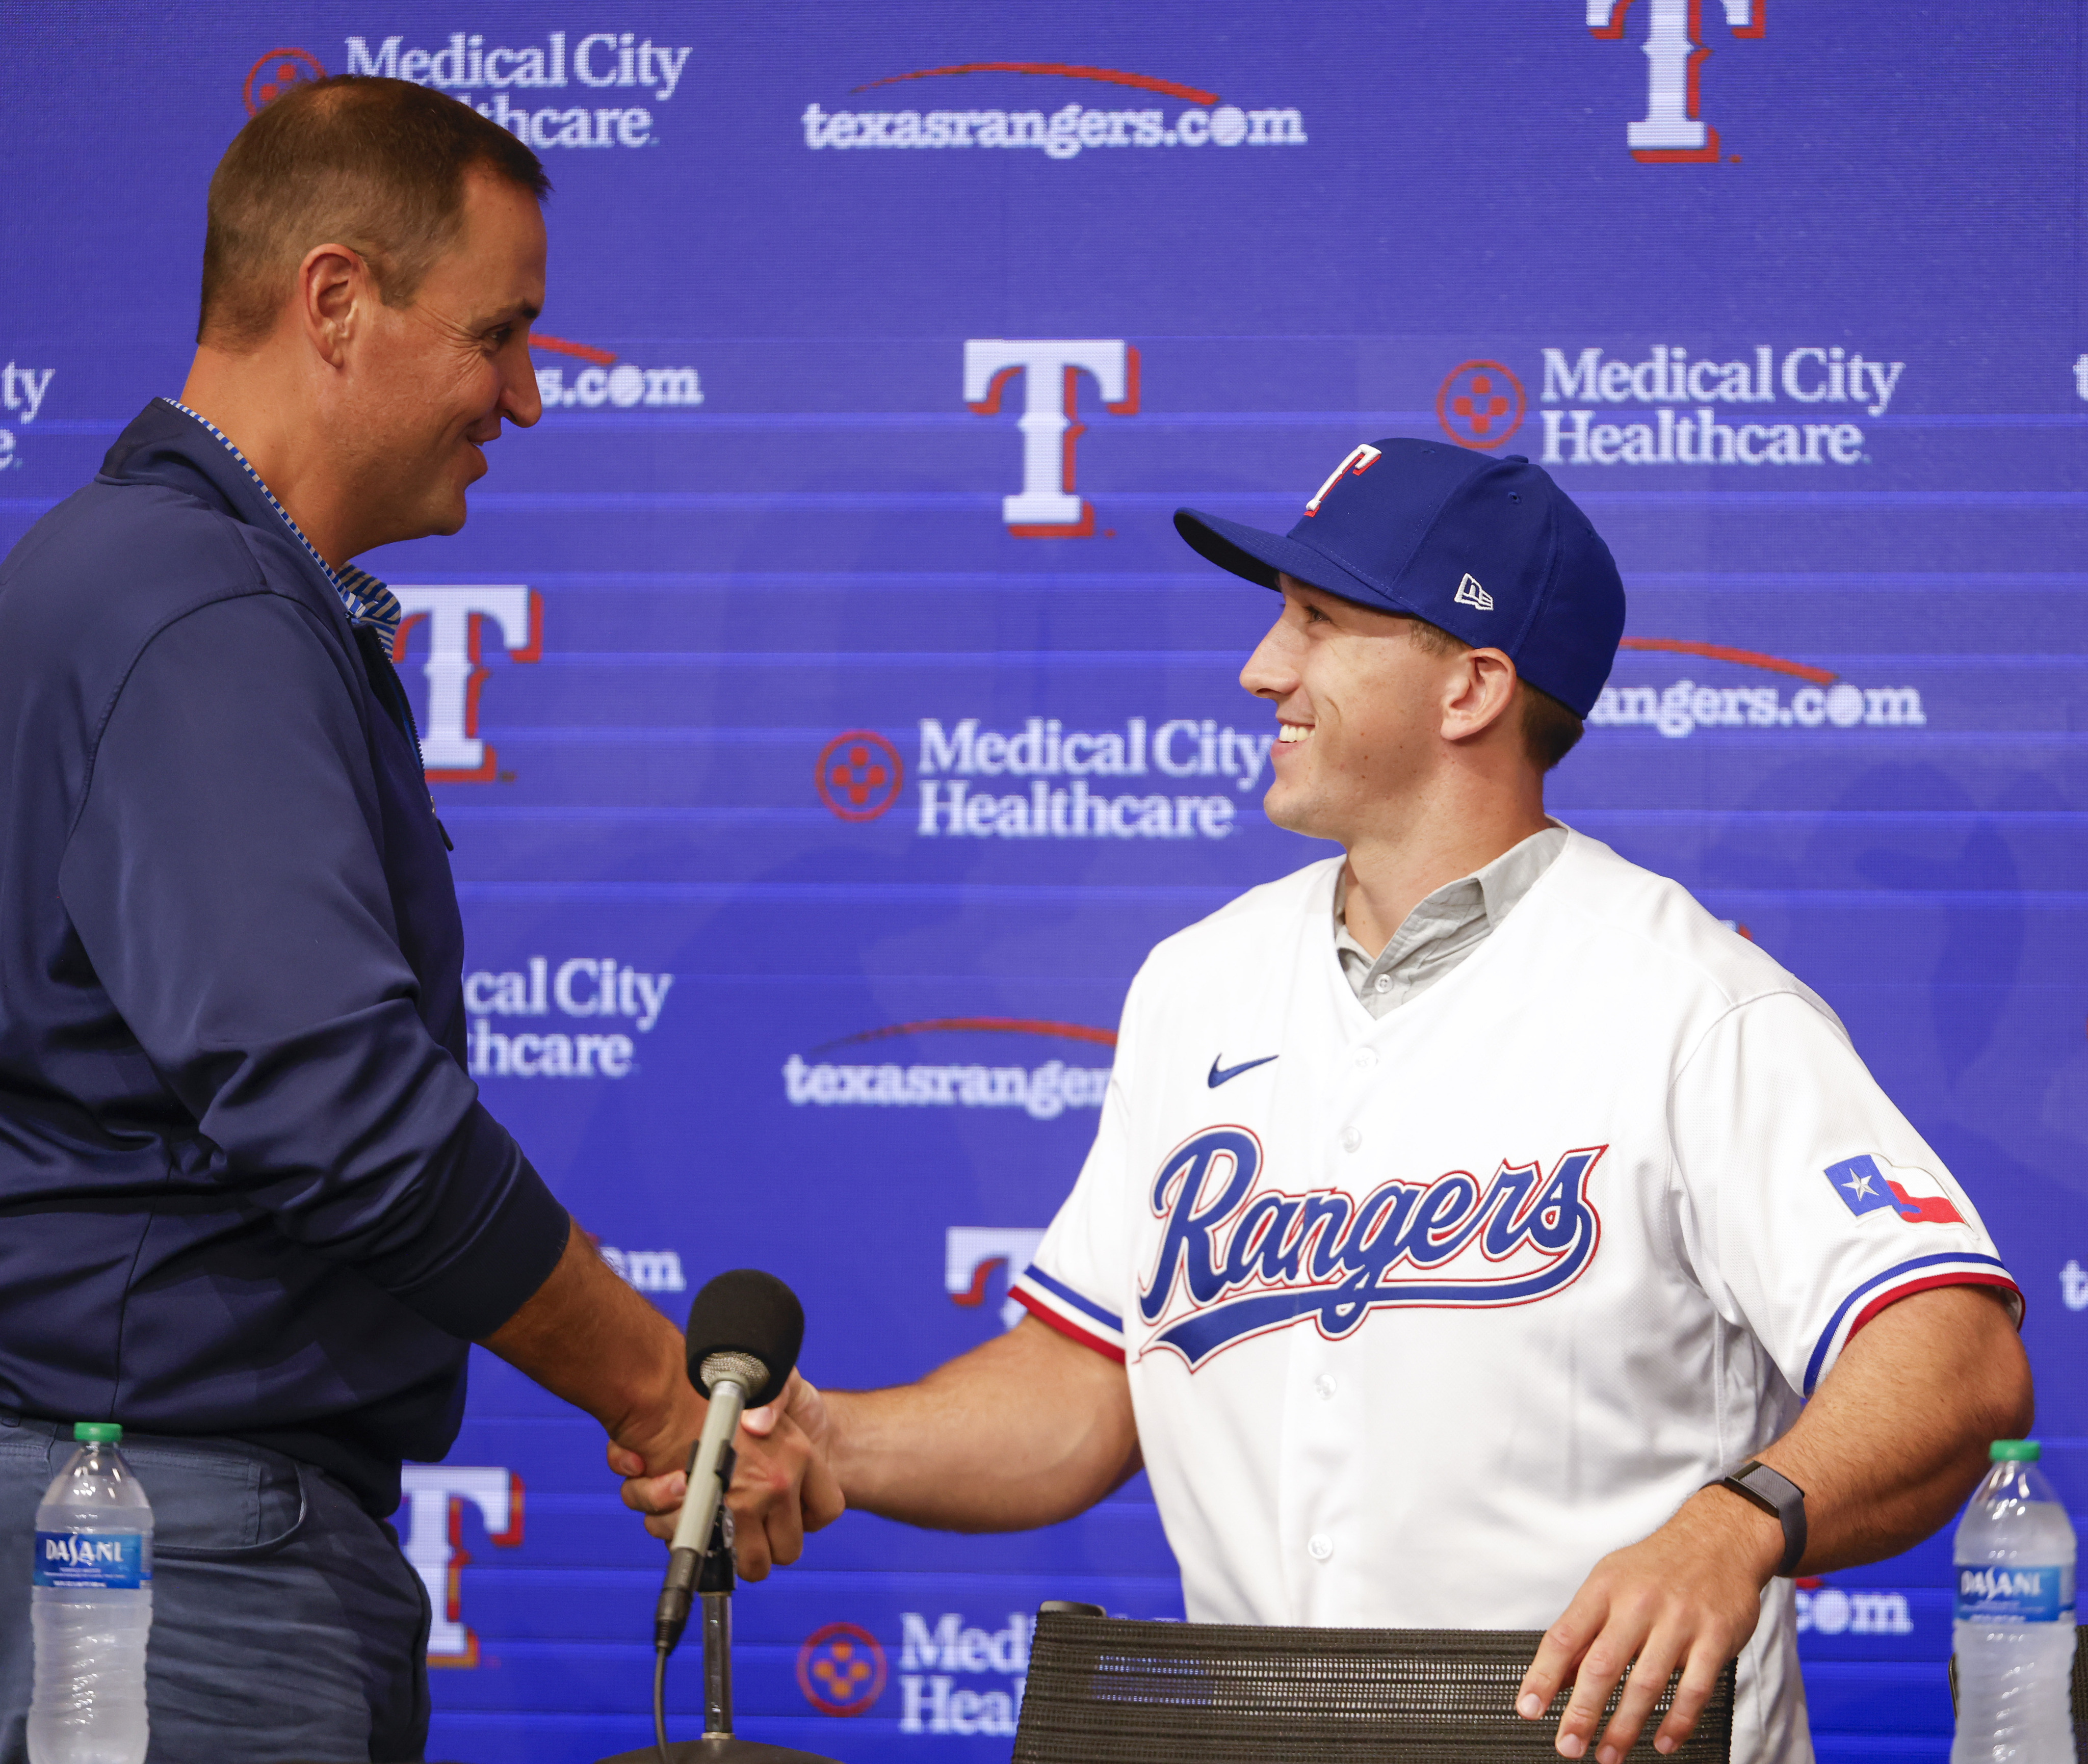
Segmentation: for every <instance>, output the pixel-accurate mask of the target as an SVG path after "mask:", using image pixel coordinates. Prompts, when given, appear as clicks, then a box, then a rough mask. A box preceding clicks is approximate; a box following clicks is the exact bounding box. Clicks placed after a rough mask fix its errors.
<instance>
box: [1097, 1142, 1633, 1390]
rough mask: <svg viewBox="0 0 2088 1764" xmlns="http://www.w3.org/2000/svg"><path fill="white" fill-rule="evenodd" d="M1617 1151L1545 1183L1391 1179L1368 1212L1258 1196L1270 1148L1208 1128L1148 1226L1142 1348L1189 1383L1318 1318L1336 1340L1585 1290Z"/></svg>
mask: <svg viewBox="0 0 2088 1764" xmlns="http://www.w3.org/2000/svg"><path fill="white" fill-rule="evenodd" d="M1608 1149H1609V1148H1608V1147H1607V1146H1590V1147H1581V1148H1579V1149H1577V1150H1575V1151H1568V1152H1567V1153H1566V1154H1564V1155H1563V1156H1562V1157H1561V1158H1560V1160H1559V1161H1558V1162H1557V1163H1556V1164H1554V1165H1553V1166H1552V1167H1551V1176H1550V1177H1548V1178H1547V1177H1545V1175H1544V1174H1543V1171H1542V1166H1540V1165H1538V1164H1510V1163H1508V1161H1507V1160H1505V1159H1504V1160H1502V1162H1501V1166H1500V1168H1499V1169H1498V1170H1497V1171H1495V1172H1494V1175H1493V1177H1492V1179H1491V1181H1488V1182H1487V1184H1486V1185H1484V1186H1483V1187H1482V1186H1481V1185H1480V1184H1479V1183H1478V1181H1477V1180H1475V1179H1474V1177H1472V1176H1471V1175H1470V1172H1466V1171H1464V1170H1451V1171H1448V1172H1445V1173H1444V1174H1443V1175H1441V1176H1439V1177H1436V1178H1435V1180H1434V1181H1431V1182H1425V1183H1422V1182H1401V1181H1391V1182H1386V1183H1384V1184H1383V1185H1380V1186H1379V1187H1377V1188H1376V1189H1373V1190H1371V1192H1370V1193H1369V1194H1367V1195H1365V1196H1364V1197H1363V1199H1362V1200H1360V1201H1352V1200H1351V1199H1350V1198H1349V1197H1348V1196H1347V1195H1346V1194H1341V1193H1340V1192H1339V1191H1338V1190H1316V1191H1315V1192H1313V1193H1311V1194H1285V1193H1283V1192H1282V1191H1281V1190H1263V1191H1262V1192H1261V1193H1260V1194H1256V1192H1255V1178H1256V1177H1257V1176H1258V1175H1259V1174H1260V1171H1261V1166H1262V1149H1261V1141H1260V1139H1259V1138H1256V1136H1255V1134H1253V1133H1252V1131H1250V1130H1248V1129H1247V1128H1245V1127H1234V1126H1227V1127H1209V1128H1206V1129H1205V1130H1204V1131H1203V1132H1201V1133H1199V1134H1196V1135H1195V1136H1193V1137H1192V1138H1189V1139H1187V1140H1185V1141H1184V1142H1183V1143H1182V1144H1181V1145H1179V1146H1178V1147H1176V1148H1175V1149H1174V1151H1172V1152H1170V1154H1169V1155H1168V1156H1167V1158H1166V1160H1165V1161H1164V1162H1163V1163H1162V1164H1161V1167H1160V1173H1159V1175H1158V1176H1157V1177H1156V1178H1155V1179H1154V1181H1153V1217H1154V1218H1156V1219H1165V1220H1166V1232H1165V1233H1164V1234H1163V1235H1162V1238H1161V1240H1160V1254H1159V1255H1158V1257H1157V1258H1156V1260H1155V1262H1154V1263H1153V1274H1152V1278H1151V1279H1149V1280H1148V1281H1147V1282H1145V1285H1144V1287H1143V1288H1142V1290H1141V1291H1140V1294H1139V1301H1138V1308H1139V1312H1140V1315H1141V1316H1142V1317H1143V1318H1144V1319H1145V1322H1148V1323H1149V1324H1153V1325H1155V1326H1156V1327H1155V1328H1154V1330H1153V1335H1152V1336H1151V1338H1150V1339H1149V1341H1148V1343H1147V1350H1148V1351H1150V1350H1151V1349H1153V1348H1162V1347H1165V1348H1173V1349H1174V1352H1177V1353H1179V1355H1181V1356H1182V1357H1183V1359H1184V1360H1187V1362H1188V1364H1189V1366H1190V1369H1192V1371H1193V1370H1194V1369H1196V1368H1197V1367H1198V1366H1200V1365H1202V1364H1203V1363H1204V1360H1208V1359H1209V1358H1210V1357H1211V1356H1212V1355H1213V1354H1215V1353H1217V1352H1221V1351H1222V1350H1223V1349H1225V1348H1230V1347H1231V1346H1232V1345H1233V1343H1235V1342H1239V1341H1244V1340H1246V1339H1247V1338H1248V1337H1250V1336H1252V1335H1261V1334H1263V1333H1264V1332H1265V1331H1267V1330H1272V1329H1282V1328H1286V1327H1287V1326H1289V1325H1290V1324H1292V1323H1294V1322H1299V1320H1300V1319H1301V1318H1307V1317H1310V1318H1313V1319H1314V1321H1315V1322H1316V1323H1317V1324H1318V1326H1319V1330H1320V1334H1321V1335H1324V1336H1325V1337H1326V1338H1327V1339H1329V1340H1330V1341H1338V1340H1340V1339H1342V1338H1343V1337H1344V1336H1346V1335H1350V1334H1352V1333H1353V1332H1354V1330H1355V1329H1356V1327H1357V1326H1358V1324H1360V1323H1361V1322H1363V1319H1364V1318H1366V1317H1367V1316H1368V1315H1369V1314H1370V1313H1371V1312H1372V1311H1374V1310H1380V1309H1391V1308H1395V1307H1413V1306H1432V1307H1444V1306H1448V1307H1453V1308H1456V1307H1465V1306H1482V1307H1495V1306H1502V1305H1527V1304H1530V1302H1532V1301H1534V1300H1537V1299H1541V1298H1546V1297H1548V1296H1550V1295H1551V1294H1552V1293H1554V1292H1560V1291H1561V1290H1562V1289H1564V1288H1566V1287H1568V1286H1570V1285H1572V1283H1573V1282H1574V1281H1575V1280H1576V1279H1578V1278H1579V1277H1580V1275H1581V1271H1582V1270H1583V1269H1585V1267H1586V1266H1587V1265H1588V1263H1589V1262H1590V1260H1591V1259H1592V1258H1593V1257H1594V1254H1595V1246H1596V1245H1597V1243H1598V1241H1600V1239H1601V1237H1602V1220H1601V1219H1600V1218H1599V1217H1598V1215H1597V1214H1596V1211H1595V1209H1594V1207H1593V1206H1592V1205H1590V1202H1589V1200H1588V1193H1587V1190H1588V1178H1589V1177H1590V1174H1591V1173H1592V1172H1594V1168H1595V1165H1596V1164H1597V1162H1598V1160H1600V1159H1601V1157H1602V1154H1603V1152H1604V1151H1607V1150H1608Z"/></svg>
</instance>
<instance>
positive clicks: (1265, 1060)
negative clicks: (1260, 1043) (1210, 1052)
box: [1205, 1053, 1278, 1090]
mask: <svg viewBox="0 0 2088 1764" xmlns="http://www.w3.org/2000/svg"><path fill="white" fill-rule="evenodd" d="M1224 1057H1225V1056H1224V1055H1223V1054H1222V1053H1221V1054H1220V1055H1218V1057H1217V1059H1214V1060H1213V1061H1211V1075H1210V1077H1209V1078H1208V1079H1206V1080H1205V1082H1206V1083H1209V1086H1210V1087H1211V1088H1212V1089H1213V1090H1216V1089H1217V1087H1219V1086H1220V1085H1221V1084H1223V1083H1226V1081H1227V1080H1229V1079H1231V1078H1238V1077H1239V1075H1240V1074H1241V1073H1243V1072H1252V1070H1254V1069H1255V1068H1256V1066H1266V1065H1268V1064H1269V1061H1271V1060H1273V1059H1276V1058H1277V1057H1278V1056H1277V1055H1276V1054H1273V1053H1264V1055H1262V1057H1260V1059H1258V1060H1249V1061H1246V1062H1245V1063H1244V1064H1243V1065H1240V1066H1227V1067H1226V1068H1225V1069H1224V1070H1220V1069H1219V1066H1218V1060H1222V1059H1223V1058H1224Z"/></svg>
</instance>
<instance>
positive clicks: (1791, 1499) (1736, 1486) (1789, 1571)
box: [1705, 1458, 1805, 1579]
mask: <svg viewBox="0 0 2088 1764" xmlns="http://www.w3.org/2000/svg"><path fill="white" fill-rule="evenodd" d="M1705 1487H1707V1488H1713V1489H1731V1490H1732V1491H1733V1493H1735V1494H1736V1495H1738V1496H1739V1497H1740V1498H1741V1499H1742V1500H1744V1501H1752V1502H1753V1503H1754V1504H1755V1505H1756V1506H1758V1507H1760V1508H1761V1510H1762V1511H1763V1512H1765V1513H1766V1514H1770V1515H1771V1516H1772V1517H1773V1518H1775V1520H1776V1521H1777V1523H1778V1524H1779V1525H1781V1526H1782V1527H1783V1560H1782V1561H1780V1562H1778V1564H1777V1565H1776V1571H1777V1573H1778V1574H1780V1575H1782V1577H1783V1578H1786V1579H1788V1578H1790V1577H1791V1575H1793V1574H1795V1573H1797V1572H1798V1565H1799V1563H1800V1562H1801V1561H1803V1560H1804V1559H1805V1491H1804V1490H1803V1489H1801V1488H1799V1486H1798V1484H1796V1483H1795V1482H1793V1481H1792V1480H1791V1478H1790V1477H1788V1476H1784V1475H1782V1474H1781V1473H1780V1472H1778V1471H1774V1470H1772V1469H1770V1468H1769V1466H1768V1465H1767V1464H1765V1463H1762V1462H1761V1460H1760V1459H1753V1458H1751V1459H1748V1461H1747V1463H1744V1464H1742V1465H1741V1466H1740V1467H1739V1469H1738V1470H1735V1471H1734V1472H1733V1473H1732V1474H1731V1476H1724V1477H1722V1478H1720V1479H1719V1480H1718V1481H1717V1482H1714V1483H1707V1484H1705Z"/></svg>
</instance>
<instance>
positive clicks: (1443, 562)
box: [1174, 435, 1624, 716]
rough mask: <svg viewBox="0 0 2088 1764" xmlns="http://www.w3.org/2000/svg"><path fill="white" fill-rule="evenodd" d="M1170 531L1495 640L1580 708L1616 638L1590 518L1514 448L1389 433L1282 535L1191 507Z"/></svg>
mask: <svg viewBox="0 0 2088 1764" xmlns="http://www.w3.org/2000/svg"><path fill="white" fill-rule="evenodd" d="M1174 529H1175V531H1176V532H1179V533H1180V534H1181V536H1183V539H1185V540H1187V541H1188V542H1189V544H1190V545H1192V546H1193V547H1194V548H1195V549H1196V550H1197V551H1199V552H1200V553H1202V554H1203V555H1204V557H1208V558H1209V560H1210V561H1211V562H1213V563H1214V564H1217V566H1219V567H1220V568H1221V569H1225V570H1231V571H1232V572H1233V574H1235V575H1239V576H1244V577H1245V578H1246V579H1247V580H1248V581H1250V582H1258V583H1260V584H1261V586H1262V587H1264V588H1278V589H1280V588H1281V587H1282V585H1283V583H1282V579H1283V578H1284V577H1286V576H1288V577H1290V578H1291V579H1293V580H1294V581H1297V582H1302V583H1306V584H1307V586H1309V587H1316V588H1318V589H1320V591H1321V592H1324V593H1327V594H1333V595H1338V596H1340V597H1341V599H1343V600H1353V601H1354V602H1356V603H1357V604H1358V605H1362V606H1367V607H1373V608H1382V609H1385V610H1388V611H1390V612H1393V613H1401V614H1404V615H1405V616H1406V617H1410V618H1418V619H1423V620H1426V621H1427V622H1428V623H1429V624H1431V625H1433V626H1435V627H1436V628H1437V629H1438V630H1444V631H1448V633H1449V634H1451V635H1452V636H1453V637H1456V638H1459V639H1462V640H1463V641H1464V642H1465V643H1470V644H1471V645H1472V646H1473V647H1475V648H1491V649H1498V650H1500V651H1501V652H1502V653H1503V654H1504V655H1505V656H1507V657H1508V660H1511V661H1513V663H1514V664H1515V668H1516V673H1517V674H1518V675H1519V676H1520V677H1521V678H1522V679H1524V680H1525V681H1528V682H1529V683H1530V685H1531V686H1536V687H1538V688H1539V689H1540V690H1543V691H1545V692H1547V693H1549V694H1551V696H1552V697H1553V698H1556V699H1558V700H1559V702H1560V703H1562V704H1564V706H1566V707H1567V708H1568V710H1570V711H1572V712H1573V713H1574V714H1575V715H1577V716H1585V715H1587V714H1588V712H1589V711H1590V708H1592V707H1593V706H1594V702H1595V696H1596V694H1598V692H1600V691H1601V690H1602V682H1603V681H1604V680H1605V679H1607V677H1609V672H1610V664H1611V662H1612V661H1613V660H1615V657H1616V652H1617V639H1619V637H1621V636H1622V635H1623V634H1624V583H1622V582H1621V581H1619V579H1618V577H1617V566H1616V565H1615V562H1614V561H1613V560H1612V559H1611V557H1610V553H1609V548H1608V547H1607V546H1606V545H1604V544H1603V543H1602V540H1600V539H1599V538H1598V537H1597V536H1596V533H1595V530H1594V527H1591V526H1590V525H1589V524H1588V517H1587V516H1586V515H1584V514H1582V513H1581V510H1579V509H1577V507H1575V506H1573V502H1572V499H1571V498H1569V497H1568V496H1567V495H1566V493H1564V491H1563V490H1561V489H1560V488H1559V486H1558V485H1556V484H1555V483H1553V482H1552V481H1551V478H1550V477H1549V476H1547V474H1546V473H1545V472H1543V470H1542V468H1538V467H1537V466H1534V465H1532V464H1531V463H1530V461H1529V460H1527V459H1524V458H1523V457H1522V456H1521V455H1520V454H1511V455H1508V457H1507V458H1506V459H1487V458H1483V457H1481V456H1477V455H1473V454H1470V453H1468V452H1466V451H1465V450H1464V449H1463V448H1461V447H1451V446H1444V445H1443V444H1442V443H1441V442H1429V441H1414V440H1410V439H1408V438H1405V437H1403V436H1398V435H1388V436H1384V437H1381V438H1380V439H1378V440H1376V441H1367V442H1361V443H1360V444H1358V445H1357V446H1353V447H1350V449H1349V450H1348V451H1347V452H1346V453H1345V454H1344V455H1342V456H1341V463H1339V464H1337V466H1336V467H1335V468H1334V469H1333V471H1332V472H1329V473H1328V474H1327V477H1326V481H1324V483H1322V484H1321V485H1320V488H1319V489H1317V490H1316V491H1315V492H1314V493H1313V495H1312V499H1311V501H1310V502H1307V504H1306V505H1305V510H1304V512H1303V514H1302V515H1300V516H1299V519H1298V522H1297V524H1296V525H1295V526H1294V527H1292V528H1291V529H1290V532H1287V533H1272V532H1264V531H1263V530H1262V529H1260V527H1247V526H1243V525H1242V524H1241V523H1239V522H1238V521H1231V520H1226V519H1223V518H1222V516H1219V515H1206V514H1204V513H1202V512H1201V511H1200V510H1196V509H1192V508H1179V509H1177V510H1175V511H1174Z"/></svg>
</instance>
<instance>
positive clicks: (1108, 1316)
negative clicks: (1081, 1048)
mask: <svg viewBox="0 0 2088 1764" xmlns="http://www.w3.org/2000/svg"><path fill="white" fill-rule="evenodd" d="M1138 993H1139V983H1138V982H1137V981H1133V982H1132V993H1131V996H1130V997H1128V998H1127V999H1126V1000H1125V1002H1124V1010H1123V1021H1122V1023H1121V1024H1120V1025H1119V1030H1118V1035H1117V1048H1116V1059H1115V1064H1114V1065H1113V1066H1112V1067H1111V1069H1110V1082H1109V1090H1108V1091H1107V1093H1106V1095H1105V1096H1103V1099H1102V1121H1101V1124H1100V1125H1098V1126H1097V1128H1096V1130H1095V1142H1094V1144H1093V1146H1091V1147H1089V1151H1088V1157H1087V1161H1086V1163H1085V1164H1082V1165H1081V1167H1080V1179H1079V1180H1078V1181H1076V1182H1075V1183H1074V1185H1073V1191H1072V1194H1069V1195H1068V1196H1067V1197H1066V1200H1065V1202H1064V1204H1063V1206H1061V1207H1059V1215H1058V1217H1057V1218H1055V1219H1053V1220H1052V1221H1051V1228H1050V1230H1049V1231H1047V1232H1045V1234H1044V1241H1042V1243H1040V1244H1039V1245H1038V1246H1037V1254H1036V1258H1035V1259H1034V1260H1033V1261H1032V1262H1031V1263H1030V1264H1029V1267H1028V1268H1026V1269H1025V1271H1023V1273H1022V1274H1021V1275H1020V1277H1019V1278H1018V1279H1016V1281H1015V1282H1014V1283H1013V1284H1012V1287H1011V1288H1010V1292H1011V1293H1012V1296H1013V1297H1014V1298H1015V1300H1016V1302H1017V1303H1019V1304H1020V1305H1024V1306H1025V1307H1026V1308H1027V1309H1029V1313H1030V1314H1031V1315H1032V1316H1033V1317H1035V1318H1037V1319H1038V1321H1039V1322H1043V1323H1046V1324H1049V1325H1050V1326H1051V1327H1052V1328H1053V1329H1055V1330H1058V1331H1059V1333H1060V1334H1061V1335H1070V1336H1071V1337H1072V1339H1074V1340H1075V1341H1077V1342H1080V1343H1083V1344H1084V1345H1085V1346H1087V1347H1089V1348H1093V1349H1094V1350H1095V1352H1097V1353H1099V1354H1106V1355H1107V1356H1109V1357H1110V1359H1112V1360H1122V1359H1123V1319H1124V1317H1125V1315H1126V1313H1127V1309H1128V1307H1129V1306H1130V1305H1131V1303H1132V1296H1133V1295H1132V1291H1131V1279H1132V1275H1131V1226H1132V1214H1131V1212H1130V1211H1129V1207H1130V1202H1131V1199H1132V1192H1131V1191H1132V1181H1133V1178H1132V1160H1131V1124H1132V1108H1131V1100H1130V1098H1131V1091H1132V1084H1133V1083H1135V1081H1136V1080H1135V1074H1136V1061H1137V1048H1136V1040H1137V1036H1136V1031H1135V1029H1134V1027H1133V1025H1134V1023H1135V1021H1136V1000H1137V997H1138Z"/></svg>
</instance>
